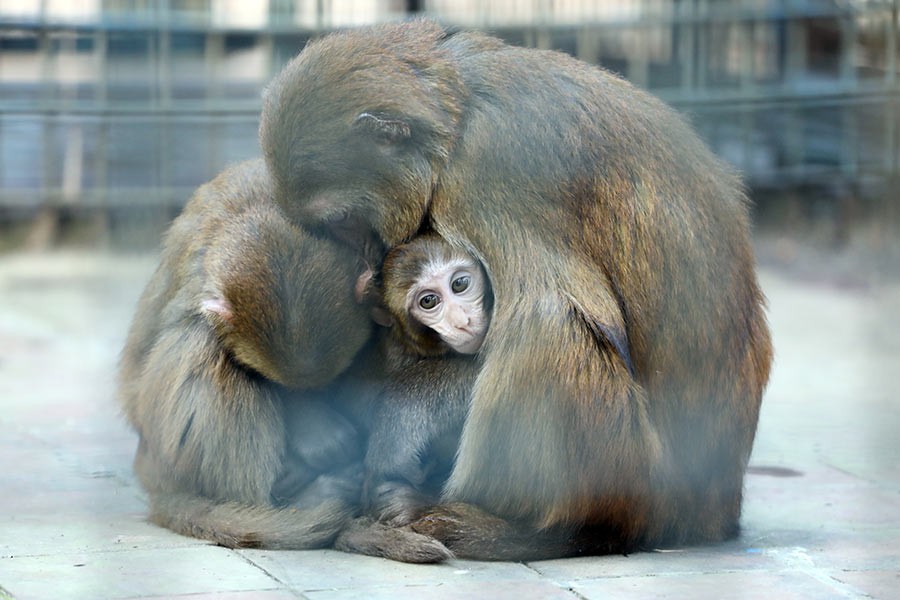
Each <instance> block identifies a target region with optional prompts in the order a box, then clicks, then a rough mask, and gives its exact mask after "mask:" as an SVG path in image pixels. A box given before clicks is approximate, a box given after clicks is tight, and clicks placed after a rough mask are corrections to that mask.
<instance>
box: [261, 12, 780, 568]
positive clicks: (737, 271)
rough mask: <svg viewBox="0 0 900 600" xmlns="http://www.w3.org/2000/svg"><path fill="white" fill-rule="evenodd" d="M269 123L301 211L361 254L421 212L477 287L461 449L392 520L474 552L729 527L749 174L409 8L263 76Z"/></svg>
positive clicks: (499, 553) (743, 461)
mask: <svg viewBox="0 0 900 600" xmlns="http://www.w3.org/2000/svg"><path fill="white" fill-rule="evenodd" d="M260 143H261V147H262V150H263V157H264V160H265V162H266V164H267V165H268V167H269V169H270V172H271V173H272V177H273V179H274V188H275V189H274V195H275V202H276V203H277V204H278V205H279V206H281V207H282V209H283V210H284V212H285V214H286V215H287V216H288V218H289V219H291V220H292V221H293V222H296V223H301V224H303V225H305V226H307V227H309V228H311V229H312V230H315V231H320V232H322V233H323V234H325V235H330V236H332V237H333V238H335V239H337V240H339V241H342V242H343V243H345V244H347V245H348V246H349V247H351V248H352V249H354V251H356V252H358V253H361V254H362V253H365V252H371V253H372V255H371V256H368V257H367V259H368V260H369V261H371V263H372V264H378V263H377V261H378V260H380V258H381V257H382V256H383V252H384V250H387V249H390V248H392V247H394V246H397V245H399V244H401V243H403V242H406V241H408V240H410V239H412V238H413V237H414V236H415V235H416V234H417V233H419V232H421V231H425V230H430V231H434V232H436V233H437V234H438V235H440V236H441V237H442V238H443V239H445V240H447V241H448V242H449V243H450V244H451V245H453V246H456V247H460V248H463V249H464V250H466V251H467V252H469V253H470V254H472V255H473V256H475V257H476V258H477V259H478V261H479V262H480V263H481V264H482V265H483V266H484V269H485V272H486V273H487V276H488V279H489V280H490V282H491V287H492V291H493V299H494V300H493V310H492V316H491V326H490V328H489V329H488V331H487V334H486V336H485V339H484V342H483V345H482V347H481V350H480V351H479V367H478V373H477V376H476V378H475V381H474V385H473V386H472V389H471V393H470V395H469V402H468V412H467V415H466V417H465V422H464V424H463V428H462V432H461V435H460V440H459V445H458V448H457V452H456V459H455V461H454V464H453V467H452V470H451V472H450V475H449V477H448V479H447V481H446V483H445V484H444V486H443V489H442V491H441V499H440V501H439V502H438V503H437V504H435V505H434V506H432V507H429V508H428V509H427V511H426V512H425V513H424V514H423V515H422V516H421V517H419V518H418V519H417V520H415V521H413V522H412V523H410V524H409V525H408V526H404V528H402V529H397V530H396V531H397V532H400V533H402V532H403V531H406V530H408V531H412V532H417V533H419V534H423V535H426V536H430V537H432V538H434V539H436V540H439V541H441V542H443V543H444V544H445V546H446V547H447V548H448V549H449V550H450V551H452V552H453V553H454V554H455V555H456V556H459V557H462V558H475V559H487V560H534V559H541V558H556V557H563V556H572V555H578V554H587V553H591V554H596V553H610V552H633V551H638V550H642V549H649V548H658V547H666V546H678V545H684V544H692V543H708V542H716V541H720V540H725V539H728V538H732V537H734V536H736V535H737V534H738V533H739V529H740V512H741V502H742V485H743V477H744V471H745V468H746V466H747V461H748V457H749V455H750V450H751V447H752V444H753V439H754V436H755V432H756V424H757V420H758V416H759V407H760V403H761V401H762V394H763V391H764V388H765V386H766V383H767V381H768V375H769V369H770V366H771V361H772V347H771V339H770V335H769V331H768V324H767V322H766V317H765V312H764V309H765V298H764V295H763V293H762V291H761V290H760V288H759V284H758V281H757V278H756V273H755V258H754V255H753V249H752V245H751V243H750V223H749V200H748V199H747V197H746V194H745V193H744V189H743V185H742V183H741V179H740V177H739V176H738V175H737V174H736V173H735V172H734V171H733V170H732V169H731V168H729V167H728V166H726V165H725V164H724V163H723V162H722V161H720V160H719V159H718V158H716V157H715V156H714V155H713V154H712V152H711V151H710V150H709V149H708V148H707V147H706V145H705V144H704V143H703V141H702V140H701V139H700V138H699V136H698V135H697V134H696V133H695V132H694V131H693V129H692V128H691V127H690V125H689V124H688V123H687V122H686V121H685V120H684V119H683V118H682V117H681V116H679V115H678V114H677V113H676V112H675V111H673V110H672V109H671V108H669V107H667V106H666V105H665V104H664V103H662V102H661V101H659V100H658V99H656V98H654V97H653V96H651V95H650V94H648V93H646V92H643V91H641V90H638V89H637V88H635V87H634V86H632V85H631V84H629V83H627V82H626V81H624V80H623V79H621V78H619V77H617V76H615V75H612V74H610V73H608V72H607V71H605V70H603V69H601V68H598V67H596V66H591V65H587V64H585V63H583V62H580V61H578V60H577V59H575V58H573V57H571V56H568V55H565V54H562V53H558V52H552V51H544V50H537V49H527V48H519V47H514V46H510V45H507V44H504V43H503V42H502V41H500V40H498V39H496V38H493V37H490V36H488V35H485V34H482V33H478V32H470V31H449V30H446V29H444V28H443V27H441V26H440V25H439V24H437V23H434V22H432V21H429V20H416V21H410V22H405V23H397V24H384V25H379V26H373V27H369V28H361V29H356V30H352V31H343V32H336V33H334V34H331V35H329V36H326V37H323V38H321V39H319V40H317V41H315V42H312V43H310V44H308V45H307V46H306V47H305V48H304V49H303V50H302V51H301V52H300V53H299V54H298V55H297V56H296V57H295V58H294V59H292V60H291V61H290V62H289V63H288V64H287V65H286V66H285V67H284V68H283V69H282V71H281V72H280V73H279V74H278V75H276V77H275V78H274V79H273V80H272V81H271V82H270V83H269V85H268V86H267V89H266V91H265V94H264V101H263V109H262V114H261V120H260ZM301 182H303V183H304V185H301ZM400 533H398V535H400ZM410 543H413V542H410ZM359 549H360V551H361V552H366V551H368V548H367V547H366V545H365V543H360V544H359Z"/></svg>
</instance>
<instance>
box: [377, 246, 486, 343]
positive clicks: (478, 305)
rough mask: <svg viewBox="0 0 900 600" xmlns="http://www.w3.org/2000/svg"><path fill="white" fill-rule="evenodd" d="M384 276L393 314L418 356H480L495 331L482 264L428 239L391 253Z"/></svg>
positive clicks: (399, 247) (462, 253) (460, 252)
mask: <svg viewBox="0 0 900 600" xmlns="http://www.w3.org/2000/svg"><path fill="white" fill-rule="evenodd" d="M383 273H384V275H383V276H384V290H385V302H386V303H387V307H388V310H389V311H390V312H391V314H392V315H393V316H394V318H395V319H396V321H397V323H398V324H399V326H400V328H401V329H402V330H403V331H404V333H406V334H407V336H408V337H409V338H410V342H411V345H412V346H413V347H414V349H416V351H418V352H420V353H422V354H426V355H435V354H442V353H445V352H446V351H447V349H448V348H449V349H450V350H454V351H456V352H458V353H460V354H474V353H476V352H478V350H479V349H480V348H481V345H482V343H483V342H484V338H485V335H486V334H487V330H488V326H489V325H490V313H491V311H490V304H491V300H492V299H491V293H490V286H489V285H488V281H487V276H486V274H485V272H484V269H483V268H482V266H481V264H480V263H479V262H478V260H476V259H475V258H474V257H472V256H471V255H469V254H468V253H466V252H464V251H462V250H459V249H457V248H454V247H452V246H450V245H449V244H448V243H447V242H445V241H444V240H443V239H441V238H440V237H438V236H436V235H430V234H429V235H424V236H421V237H419V238H416V239H414V240H412V241H411V242H409V243H407V244H404V245H402V246H398V247H397V248H395V249H394V250H392V251H391V253H390V254H389V256H388V257H387V258H386V259H385V264H384V270H383ZM422 326H424V327H426V328H428V329H430V330H431V332H433V333H431V334H429V332H428V331H427V330H423V329H424V328H423V327H422ZM434 334H437V336H438V337H439V338H440V339H439V340H435V339H434V337H435V336H434Z"/></svg>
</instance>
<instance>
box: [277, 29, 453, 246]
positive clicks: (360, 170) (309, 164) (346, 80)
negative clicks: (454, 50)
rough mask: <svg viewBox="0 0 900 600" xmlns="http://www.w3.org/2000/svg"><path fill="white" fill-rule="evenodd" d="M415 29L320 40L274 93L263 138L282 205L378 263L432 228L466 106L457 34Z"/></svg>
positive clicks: (291, 66)
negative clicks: (431, 214) (375, 256)
mask: <svg viewBox="0 0 900 600" xmlns="http://www.w3.org/2000/svg"><path fill="white" fill-rule="evenodd" d="M409 29H410V28H409V25H408V24H395V25H385V26H383V27H381V28H374V29H367V30H365V31H357V32H347V33H339V34H334V35H330V36H327V37H325V38H322V39H320V40H318V41H314V42H312V43H310V44H309V45H308V46H307V47H306V48H305V49H304V50H303V52H301V53H300V54H299V55H298V56H297V57H296V58H294V59H293V60H292V61H291V62H290V63H289V64H288V65H287V66H286V67H285V68H284V70H283V71H282V72H281V73H280V74H279V75H278V76H277V77H276V78H275V79H274V80H273V81H272V83H271V84H270V85H269V87H268V88H267V90H266V93H265V99H264V106H263V112H262V119H261V126H260V141H261V144H262V148H263V152H264V155H265V159H266V163H267V164H268V167H269V169H270V170H271V172H272V175H273V177H274V179H275V182H276V197H277V202H278V204H279V205H280V206H281V207H282V208H283V209H284V211H285V213H286V214H287V215H288V217H289V218H290V219H292V220H293V221H295V222H298V223H302V224H304V225H306V226H308V227H312V228H316V229H324V230H326V231H327V232H328V233H329V234H331V235H333V236H335V237H337V238H339V239H341V240H343V241H345V242H347V243H349V244H351V245H354V246H358V247H360V250H361V251H363V252H364V253H365V254H368V255H371V254H372V252H373V251H372V249H371V248H370V247H369V246H371V245H373V244H376V245H380V246H393V245H395V244H398V243H400V242H402V241H404V240H406V239H408V238H409V237H410V236H412V235H413V234H414V233H415V232H416V231H417V230H418V229H419V227H420V226H421V224H422V221H423V219H424V217H425V214H426V212H427V210H428V203H429V199H430V197H431V194H432V189H433V187H434V185H435V182H436V179H437V174H438V172H439V171H440V169H441V167H442V165H443V164H444V163H445V162H446V160H447V157H448V154H449V152H450V149H451V147H452V144H453V140H454V138H455V136H456V129H457V125H458V122H459V119H460V115H461V110H462V108H461V107H462V102H463V98H461V97H460V95H461V90H463V86H462V84H461V83H460V81H459V75H458V73H457V71H456V70H455V68H454V67H453V65H452V62H451V61H450V60H449V55H448V53H447V52H446V51H444V50H441V49H440V48H438V44H439V42H440V41H441V40H442V39H444V38H446V37H447V33H446V32H445V30H444V29H443V28H441V27H440V26H438V25H436V24H429V25H428V26H427V27H426V28H425V29H423V28H422V27H421V24H420V25H419V26H418V27H415V28H414V29H413V30H412V31H410V30H409ZM423 31H424V32H425V35H423ZM373 42H374V43H373ZM301 182H302V183H301ZM379 258H380V257H379Z"/></svg>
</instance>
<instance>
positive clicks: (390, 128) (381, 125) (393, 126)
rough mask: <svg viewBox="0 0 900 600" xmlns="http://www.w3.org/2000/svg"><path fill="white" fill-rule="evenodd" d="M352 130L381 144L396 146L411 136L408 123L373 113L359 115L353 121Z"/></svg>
mask: <svg viewBox="0 0 900 600" xmlns="http://www.w3.org/2000/svg"><path fill="white" fill-rule="evenodd" d="M353 128H354V129H356V130H357V131H360V132H363V133H365V134H367V135H370V136H372V137H374V138H375V139H376V140H377V141H378V142H381V143H383V144H396V143H398V142H402V141H403V140H406V139H409V137H410V136H411V135H412V129H411V128H410V126H409V123H407V122H406V121H404V120H403V119H398V118H397V117H392V116H389V115H383V114H379V113H374V112H363V113H359V114H358V115H357V116H356V118H355V119H354V120H353Z"/></svg>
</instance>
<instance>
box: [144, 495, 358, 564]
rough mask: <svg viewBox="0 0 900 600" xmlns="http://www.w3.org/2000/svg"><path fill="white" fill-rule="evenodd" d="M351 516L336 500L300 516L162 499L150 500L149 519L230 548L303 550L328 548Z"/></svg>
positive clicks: (190, 498)
mask: <svg viewBox="0 0 900 600" xmlns="http://www.w3.org/2000/svg"><path fill="white" fill-rule="evenodd" d="M352 516H353V508H352V507H351V506H349V505H348V504H346V503H344V502H341V501H338V500H335V501H329V502H324V503H322V504H320V505H319V506H316V507H315V508H310V509H302V510H301V509H295V508H275V507H271V506H261V505H250V504H242V503H239V502H216V501H214V500H211V499H209V498H204V497H202V496H197V495H192V494H164V495H154V496H152V497H151V499H150V516H149V519H150V521H151V522H153V523H156V524H157V525H160V526H161V527H165V528H167V529H171V530H172V531H174V532H176V533H180V534H182V535H188V536H192V537H195V538H199V539H203V540H209V541H210V542H213V543H215V544H218V545H220V546H225V547H226V548H266V549H271V550H304V549H309V548H322V547H325V546H328V545H330V544H331V542H332V541H333V540H334V538H335V536H337V534H338V532H339V531H340V530H341V529H343V528H344V526H346V525H347V523H348V522H349V521H350V519H351V518H352Z"/></svg>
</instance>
